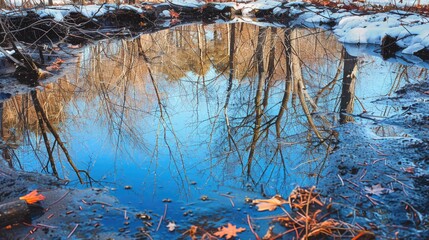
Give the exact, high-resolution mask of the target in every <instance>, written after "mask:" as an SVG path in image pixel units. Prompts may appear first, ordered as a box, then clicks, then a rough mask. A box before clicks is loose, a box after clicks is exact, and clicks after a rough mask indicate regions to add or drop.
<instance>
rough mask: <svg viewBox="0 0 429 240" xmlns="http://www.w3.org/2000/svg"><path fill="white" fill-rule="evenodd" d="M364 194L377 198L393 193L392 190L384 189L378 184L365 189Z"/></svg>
mask: <svg viewBox="0 0 429 240" xmlns="http://www.w3.org/2000/svg"><path fill="white" fill-rule="evenodd" d="M365 192H366V193H369V194H375V195H377V196H380V195H382V194H387V193H391V192H393V190H392V189H389V188H384V187H382V186H381V184H380V183H379V184H377V185H374V186H372V187H365Z"/></svg>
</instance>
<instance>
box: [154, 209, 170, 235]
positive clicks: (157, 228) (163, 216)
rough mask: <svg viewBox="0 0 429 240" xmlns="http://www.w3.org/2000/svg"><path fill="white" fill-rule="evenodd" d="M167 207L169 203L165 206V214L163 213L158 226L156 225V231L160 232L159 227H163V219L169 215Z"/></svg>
mask: <svg viewBox="0 0 429 240" xmlns="http://www.w3.org/2000/svg"><path fill="white" fill-rule="evenodd" d="M167 208H168V205H167V204H165V208H164V215H162V216H161V218H160V219H159V222H158V227H156V232H158V230H159V228H160V227H161V223H162V221H163V220H164V219H165V217H166V216H167Z"/></svg>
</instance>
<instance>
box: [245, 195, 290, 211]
mask: <svg viewBox="0 0 429 240" xmlns="http://www.w3.org/2000/svg"><path fill="white" fill-rule="evenodd" d="M252 203H253V204H256V206H257V207H258V211H260V212H261V211H265V210H268V211H274V210H275V209H276V208H277V207H279V206H281V205H283V204H285V203H288V201H286V200H285V199H283V198H282V196H280V195H275V196H274V197H272V198H270V199H255V200H253V201H252Z"/></svg>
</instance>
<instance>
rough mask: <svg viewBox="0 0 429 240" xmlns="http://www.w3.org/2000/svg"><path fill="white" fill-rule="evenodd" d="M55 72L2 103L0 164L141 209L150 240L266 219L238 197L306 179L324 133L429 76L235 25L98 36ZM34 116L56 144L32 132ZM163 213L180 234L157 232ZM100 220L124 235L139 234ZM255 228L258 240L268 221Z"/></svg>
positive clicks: (320, 158) (319, 169)
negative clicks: (2, 160)
mask: <svg viewBox="0 0 429 240" xmlns="http://www.w3.org/2000/svg"><path fill="white" fill-rule="evenodd" d="M65 66H66V70H64V72H62V73H61V77H60V78H59V79H58V81H57V82H55V83H50V84H47V85H46V86H45V87H44V90H37V92H36V91H34V92H32V93H29V94H24V95H18V96H14V97H13V98H11V99H9V100H7V101H5V102H4V103H3V104H2V122H1V123H2V125H1V127H2V139H3V141H4V143H5V144H4V147H3V156H6V159H8V161H9V165H10V166H11V167H14V168H16V169H22V170H25V171H37V172H49V173H50V174H56V175H58V176H59V177H60V178H65V179H68V180H70V183H69V186H72V187H78V188H85V187H88V186H91V187H95V188H99V189H100V191H105V192H108V193H109V194H111V195H113V196H115V197H116V198H117V199H118V201H119V202H120V204H122V205H125V206H127V209H128V211H129V212H130V213H137V212H144V213H148V214H149V215H151V216H152V217H153V218H154V221H153V224H154V226H152V227H151V229H152V231H153V234H152V237H154V238H157V237H156V236H158V238H159V236H165V235H167V234H169V235H168V236H171V237H172V238H178V237H180V236H181V233H182V232H183V231H184V230H186V229H189V227H190V226H191V225H192V224H194V225H197V224H198V225H203V226H205V227H206V229H215V228H217V227H219V226H222V225H225V224H226V223H228V222H231V223H233V224H236V225H237V226H240V227H246V228H247V226H248V222H247V215H248V214H249V215H251V216H252V217H256V218H257V217H260V218H263V217H264V216H270V214H271V215H275V214H274V213H259V212H257V210H256V208H255V207H252V206H251V205H249V204H246V203H245V201H244V199H245V198H246V197H249V198H251V199H255V198H265V197H271V196H273V195H275V194H280V195H282V196H288V195H289V193H290V192H291V191H292V190H293V189H294V188H295V187H297V186H303V187H306V186H313V185H317V184H318V181H319V180H320V178H323V174H324V171H323V170H324V167H325V166H326V164H327V161H329V156H330V153H332V152H333V151H334V150H335V149H336V147H337V144H338V134H339V132H338V131H336V130H335V127H337V126H339V125H340V124H343V123H344V124H345V123H348V122H354V123H355V124H362V125H365V124H366V123H367V122H368V121H371V119H383V118H386V117H388V116H391V115H394V114H397V113H399V112H401V111H402V109H400V108H398V107H394V106H386V105H383V104H380V103H374V102H373V101H374V100H377V99H380V98H383V97H387V96H390V95H392V94H393V93H394V92H395V91H396V90H398V89H399V88H400V87H402V86H404V85H405V84H407V83H415V82H419V81H422V80H424V79H425V78H426V77H427V70H426V69H424V68H422V67H418V66H407V65H403V64H401V63H398V61H392V62H389V61H383V60H382V59H381V58H379V57H376V56H369V55H364V56H359V57H356V56H352V55H350V54H349V53H348V52H347V51H346V48H345V47H344V46H343V45H342V44H340V43H338V42H337V41H336V38H335V36H334V35H333V34H332V33H331V32H329V31H325V30H323V29H284V28H274V27H265V26H256V25H252V24H246V23H233V24H215V25H189V26H179V27H176V28H174V29H168V30H163V31H160V32H156V33H151V34H145V35H141V36H139V37H136V38H133V39H126V40H114V39H113V40H103V41H100V42H97V43H94V44H91V45H89V46H86V47H84V48H83V49H82V52H81V53H80V54H79V55H78V56H77V58H76V59H74V60H73V61H72V62H67V63H66V64H65ZM35 99H36V105H37V106H36V107H33V103H34V102H35ZM41 109H42V110H41ZM41 111H43V112H44V115H45V117H46V118H47V120H48V122H49V123H50V126H51V128H52V129H54V131H55V132H56V136H55V135H52V134H49V132H51V131H52V130H51V129H49V127H48V129H45V128H44V127H43V126H41V125H40V123H39V120H38V119H40V117H41V116H42V115H43V114H42V115H41V113H40V112H41ZM340 112H342V114H340ZM42 125H43V124H42ZM374 131H376V132H377V133H378V134H381V135H383V136H384V135H388V133H386V132H383V131H389V129H381V128H379V129H375V130H374ZM47 140H48V141H47ZM65 153H67V155H68V157H69V158H67V156H66V154H65ZM49 155H50V156H51V157H49ZM49 159H51V160H49ZM70 163H73V164H70ZM72 165H73V166H74V167H73V166H72ZM77 170H79V171H77ZM80 182H83V183H84V184H81V183H80ZM163 215H164V216H165V219H166V222H165V223H167V222H169V221H174V222H175V223H176V224H177V225H178V226H179V229H181V230H183V231H182V232H178V231H176V232H168V230H167V228H166V227H165V226H164V225H166V224H163V225H162V226H161V227H160V228H159V230H158V231H155V229H156V228H157V226H156V225H157V224H158V220H159V217H160V216H163ZM103 221H104V223H106V224H107V223H109V222H110V223H113V224H116V225H117V228H118V229H119V228H124V229H125V232H124V233H123V234H124V235H126V234H132V233H134V232H135V231H136V229H137V228H139V227H142V223H141V222H140V221H130V223H129V225H124V221H125V220H123V219H122V220H121V221H117V219H109V218H106V219H103ZM258 224H259V228H256V229H255V230H256V231H257V232H258V233H259V235H260V236H263V235H264V233H265V232H266V229H267V226H268V224H269V221H268V220H267V221H266V222H262V223H258ZM240 236H241V237H242V238H243V239H249V238H252V236H253V235H252V233H251V232H250V231H246V232H245V233H243V234H242V235H240Z"/></svg>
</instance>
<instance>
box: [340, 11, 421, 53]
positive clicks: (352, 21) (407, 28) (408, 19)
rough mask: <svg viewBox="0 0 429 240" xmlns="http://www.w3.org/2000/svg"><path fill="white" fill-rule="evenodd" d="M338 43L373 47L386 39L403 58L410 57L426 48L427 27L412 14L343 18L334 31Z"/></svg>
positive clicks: (378, 14)
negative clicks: (393, 42) (395, 40)
mask: <svg viewBox="0 0 429 240" xmlns="http://www.w3.org/2000/svg"><path fill="white" fill-rule="evenodd" d="M334 33H335V34H336V35H337V36H338V38H339V41H340V42H344V43H353V44H365V43H368V44H377V45H380V44H381V41H382V39H383V38H384V37H385V36H386V35H389V36H391V37H393V38H396V39H398V41H397V42H396V44H397V45H398V46H400V47H401V48H404V49H403V50H402V53H404V54H413V53H415V52H417V51H419V50H421V49H423V48H429V23H428V20H427V19H426V18H423V17H421V16H419V15H416V14H411V13H408V14H403V13H400V14H395V13H394V12H390V13H376V14H373V15H365V16H348V17H347V16H345V17H343V18H342V19H341V20H340V22H339V23H338V25H337V26H336V27H335V29H334Z"/></svg>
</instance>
